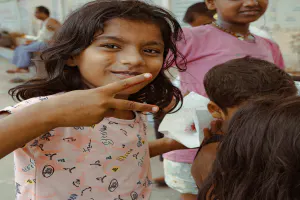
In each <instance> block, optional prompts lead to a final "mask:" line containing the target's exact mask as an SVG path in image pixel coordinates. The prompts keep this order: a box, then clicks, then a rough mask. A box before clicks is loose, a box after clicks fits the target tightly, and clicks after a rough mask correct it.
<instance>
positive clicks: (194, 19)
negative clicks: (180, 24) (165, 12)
mask: <svg viewBox="0 0 300 200" xmlns="http://www.w3.org/2000/svg"><path fill="white" fill-rule="evenodd" d="M215 14H216V12H215V11H212V10H208V8H207V6H206V4H205V2H199V3H195V4H193V5H191V6H190V7H189V8H188V9H187V11H186V13H185V15H184V17H183V21H184V22H185V23H187V24H189V25H191V26H193V27H194V26H200V25H205V24H210V23H212V22H213V21H214V15H215Z"/></svg>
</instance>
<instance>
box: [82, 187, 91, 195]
mask: <svg viewBox="0 0 300 200" xmlns="http://www.w3.org/2000/svg"><path fill="white" fill-rule="evenodd" d="M85 191H90V192H92V188H91V187H88V188H85V189H84V190H82V191H81V196H83V194H84V192H85Z"/></svg>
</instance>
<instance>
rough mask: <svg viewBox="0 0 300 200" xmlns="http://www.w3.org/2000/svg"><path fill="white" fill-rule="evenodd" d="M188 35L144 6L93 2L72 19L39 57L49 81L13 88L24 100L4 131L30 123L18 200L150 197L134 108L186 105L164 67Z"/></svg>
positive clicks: (142, 127)
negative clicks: (182, 38) (171, 54)
mask: <svg viewBox="0 0 300 200" xmlns="http://www.w3.org/2000/svg"><path fill="white" fill-rule="evenodd" d="M180 36H181V29H180V26H179V23H178V22H177V21H176V19H175V18H174V17H172V15H170V14H169V13H168V12H167V11H165V10H163V9H161V8H158V7H156V6H153V5H150V4H146V3H144V2H142V1H137V0H130V1H93V2H90V3H88V4H86V5H84V6H83V7H82V8H80V9H78V10H76V11H75V12H74V13H72V14H71V15H70V16H69V17H68V19H67V20H66V21H65V22H64V24H63V25H62V27H61V29H60V30H59V31H58V34H57V35H56V37H55V39H54V41H53V43H52V45H51V46H50V47H49V48H48V49H46V50H45V51H44V52H43V53H42V55H41V58H42V60H41V61H42V62H44V63H45V67H46V71H47V77H46V78H44V79H34V80H31V81H29V82H28V83H26V84H24V85H20V86H17V87H16V88H14V89H12V90H11V91H10V93H11V95H12V96H13V97H16V98H17V99H18V100H24V101H22V102H21V103H19V104H17V105H15V106H11V107H7V108H5V109H3V110H2V111H1V113H0V114H1V116H0V118H2V117H4V115H6V114H8V113H10V115H9V116H5V117H4V118H3V119H1V121H2V120H4V121H2V122H8V121H10V122H11V121H13V123H7V127H6V130H10V131H11V133H14V131H15V130H16V129H17V130H20V127H21V128H22V127H23V130H21V131H19V134H11V138H19V139H18V140H17V139H14V141H16V142H17V144H16V145H11V146H17V147H19V148H18V149H16V151H15V152H14V158H15V180H16V193H17V194H16V199H17V200H50V199H51V200H87V199H88V200H92V199H94V200H144V199H145V200H147V199H150V194H151V185H152V182H151V167H150V155H149V146H148V142H147V127H146V124H145V123H144V121H143V119H142V116H141V114H140V113H137V112H133V111H146V112H151V111H153V112H156V111H158V110H159V109H160V110H163V109H164V108H166V107H167V106H168V105H169V104H170V103H171V101H172V99H173V97H175V102H176V103H175V104H172V106H171V107H172V108H175V107H176V106H177V104H178V103H179V102H180V101H181V100H182V95H181V93H180V91H179V89H178V88H176V87H174V86H173V85H172V83H171V81H170V80H169V79H168V78H167V77H166V75H165V74H164V73H165V72H164V71H165V70H164V68H163V66H165V65H167V66H171V65H172V63H173V62H174V59H173V60H167V55H168V53H169V52H171V51H172V52H173V53H177V48H176V46H175V42H176V41H178V40H179V39H180ZM143 74H144V75H143ZM145 103H146V104H145ZM147 104H151V105H147ZM88 105H90V106H88ZM154 105H155V106H154ZM172 108H171V110H172ZM97 110H98V112H97ZM99 113H100V114H99ZM79 115H80V116H79ZM84 116H86V117H84ZM79 118H80V119H79ZM90 118H93V120H89V119H90ZM12 119H15V120H12ZM39 120H40V121H39ZM36 121H38V122H40V123H34V122H36ZM24 122H25V123H24ZM29 125H32V126H29ZM33 125H35V126H33ZM14 127H16V128H14ZM25 133H26V134H29V133H31V135H34V136H35V137H31V136H28V137H27V138H30V137H31V139H32V140H31V141H30V140H27V139H26V141H25V139H22V138H24V135H26V134H25ZM1 137H2V138H3V137H4V136H3V134H2V135H1ZM9 141H10V140H9ZM4 143H5V144H3V145H5V146H9V145H7V143H9V142H4ZM10 150H13V149H11V148H10ZM5 151H6V152H9V150H5ZM1 155H2V154H1Z"/></svg>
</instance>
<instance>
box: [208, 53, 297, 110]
mask: <svg viewBox="0 0 300 200" xmlns="http://www.w3.org/2000/svg"><path fill="white" fill-rule="evenodd" d="M204 87H205V90H206V93H207V96H208V97H209V99H210V100H211V101H213V102H214V103H216V104H217V105H218V106H219V107H220V108H221V109H222V110H223V111H224V112H225V113H226V111H227V109H226V108H231V107H234V106H238V105H240V104H241V103H243V102H245V101H247V100H249V99H252V98H257V97H261V96H266V95H272V94H274V95H278V96H285V97H286V96H291V95H295V94H296V93H297V88H296V86H295V83H294V81H293V79H292V77H291V76H290V75H289V74H288V73H286V72H285V71H283V70H281V69H280V68H279V67H277V66H276V65H275V64H272V63H270V62H268V61H265V60H260V59H257V58H251V57H244V58H239V59H234V60H230V61H228V62H225V63H223V64H220V65H217V66H215V67H214V68H212V69H211V70H209V71H208V72H207V74H206V75H205V77H204Z"/></svg>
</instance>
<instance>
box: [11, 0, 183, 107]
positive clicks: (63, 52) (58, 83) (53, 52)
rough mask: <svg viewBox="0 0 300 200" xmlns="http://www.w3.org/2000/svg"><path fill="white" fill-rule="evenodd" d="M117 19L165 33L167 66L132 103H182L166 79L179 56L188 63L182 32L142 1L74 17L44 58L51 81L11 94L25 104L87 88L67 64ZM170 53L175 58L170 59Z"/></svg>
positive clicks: (109, 4)
mask: <svg viewBox="0 0 300 200" xmlns="http://www.w3.org/2000/svg"><path fill="white" fill-rule="evenodd" d="M116 18H119V19H124V20H129V21H134V22H142V23H149V24H152V25H155V26H157V27H158V28H159V30H160V31H161V36H162V40H163V42H164V44H163V45H164V47H163V50H164V51H163V65H162V68H161V71H160V73H159V75H158V76H157V77H156V78H155V79H154V81H153V82H152V83H151V84H149V85H148V86H146V87H145V88H143V89H142V90H140V91H139V92H138V93H135V94H132V95H131V96H130V97H129V99H131V100H135V101H139V102H146V103H151V104H156V105H158V106H160V107H161V108H164V107H166V106H168V105H169V103H170V102H171V100H172V97H173V96H175V97H176V101H177V103H178V102H179V101H180V100H181V99H182V96H181V93H180V91H179V89H177V88H176V87H174V86H173V85H172V84H171V82H170V80H169V79H168V78H167V77H166V76H165V74H164V70H166V69H167V68H169V67H171V66H173V63H175V65H176V66H178V65H177V61H178V60H180V59H178V56H179V57H182V60H184V58H183V56H182V55H181V54H180V53H179V52H178V50H177V48H176V42H177V41H179V40H181V38H182V30H181V28H180V25H179V23H178V22H177V20H176V19H175V17H173V16H172V15H171V14H170V13H169V12H168V11H166V10H164V9H162V8H160V7H157V6H154V5H151V4H147V3H145V2H142V1H138V0H128V1H122V0H110V1H93V2H90V3H87V4H86V5H84V6H83V7H81V8H79V9H78V10H76V11H74V12H73V13H71V15H70V16H69V17H68V18H67V19H66V21H65V22H64V23H63V25H62V27H61V28H60V30H59V31H58V32H57V34H56V37H55V38H54V41H53V42H52V43H51V45H50V47H49V48H47V49H46V50H45V51H44V52H43V53H42V55H41V58H42V61H43V62H44V63H45V67H46V71H47V77H46V78H44V79H35V80H32V81H29V82H28V83H26V84H23V85H21V86H18V87H16V88H14V89H13V90H11V91H10V94H11V95H12V96H15V97H17V99H18V100H23V99H28V98H32V97H36V96H44V95H52V94H55V93H59V92H68V91H72V90H79V89H83V88H85V87H86V86H85V85H84V82H83V81H82V78H81V74H80V71H79V69H78V68H76V67H69V66H68V65H67V64H66V63H67V62H66V61H67V60H68V59H71V58H72V57H75V56H78V55H79V54H80V53H81V52H83V51H84V50H85V49H86V48H87V47H89V46H90V45H91V43H92V42H93V40H94V38H95V37H97V36H99V35H101V34H102V33H103V32H104V29H105V23H107V22H109V21H111V20H113V19H116ZM136 34H139V33H138V32H137V33H136ZM169 53H172V55H174V56H172V57H168V56H167V55H168V54H169ZM180 62H181V61H180ZM163 66H164V67H163ZM181 66H184V65H181ZM178 68H179V67H178ZM180 70H184V69H183V68H181V69H180Z"/></svg>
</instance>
